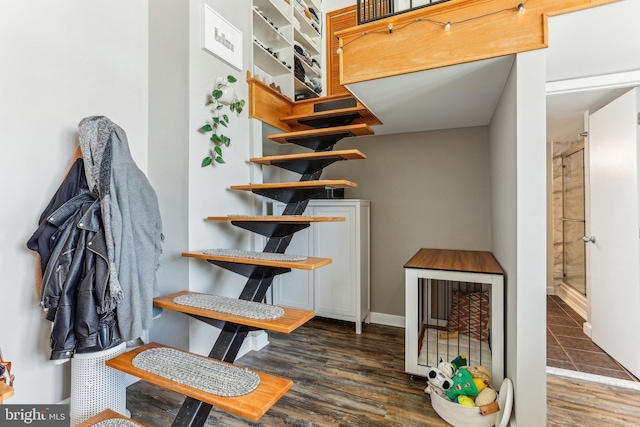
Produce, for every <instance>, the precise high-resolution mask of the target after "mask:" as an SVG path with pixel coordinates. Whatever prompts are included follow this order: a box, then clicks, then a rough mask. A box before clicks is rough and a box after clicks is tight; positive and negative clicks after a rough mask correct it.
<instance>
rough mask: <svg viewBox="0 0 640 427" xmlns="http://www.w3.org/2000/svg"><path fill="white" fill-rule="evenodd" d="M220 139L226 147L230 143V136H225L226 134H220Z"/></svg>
mask: <svg viewBox="0 0 640 427" xmlns="http://www.w3.org/2000/svg"><path fill="white" fill-rule="evenodd" d="M220 139H222V143H223V144H224V145H226V146H227V147H228V146H229V145H231V138H227V137H226V136H224V135H222V138H220Z"/></svg>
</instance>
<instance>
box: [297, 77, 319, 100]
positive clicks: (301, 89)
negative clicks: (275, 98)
mask: <svg viewBox="0 0 640 427" xmlns="http://www.w3.org/2000/svg"><path fill="white" fill-rule="evenodd" d="M293 83H294V87H295V92H296V94H298V93H309V94H311V95H313V97H314V98H315V97H318V96H320V95H319V94H317V93H316V92H315V91H314V90H313V89H311V88H310V87H309V86H307V85H306V84H304V82H303V81H301V80H300V79H299V78H297V77H294V78H293Z"/></svg>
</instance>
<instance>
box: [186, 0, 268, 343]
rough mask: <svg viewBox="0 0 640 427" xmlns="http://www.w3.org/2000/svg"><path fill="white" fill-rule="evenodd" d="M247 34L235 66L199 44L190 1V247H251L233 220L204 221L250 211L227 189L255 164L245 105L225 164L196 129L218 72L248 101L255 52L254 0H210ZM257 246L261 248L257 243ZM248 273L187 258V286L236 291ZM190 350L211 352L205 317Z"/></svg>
mask: <svg viewBox="0 0 640 427" xmlns="http://www.w3.org/2000/svg"><path fill="white" fill-rule="evenodd" d="M207 4H209V5H210V6H211V7H212V8H213V9H214V10H215V11H217V12H218V13H220V14H221V15H222V16H223V17H224V18H225V19H227V20H228V21H229V22H230V23H231V24H232V25H234V26H235V27H236V28H237V29H238V30H240V31H241V32H242V33H243V35H244V50H243V52H244V68H243V69H242V70H237V69H235V68H233V67H232V66H230V65H229V64H227V63H225V62H223V61H221V60H220V59H218V58H217V57H214V56H213V55H211V54H209V53H207V52H206V51H204V50H202V48H201V41H200V37H201V30H200V29H201V21H202V13H203V0H190V1H189V123H188V133H187V135H185V138H186V139H188V141H189V159H188V163H189V165H188V179H189V198H188V206H189V208H188V221H189V247H188V248H185V249H188V250H192V251H197V250H202V249H208V248H234V249H250V246H251V239H252V234H251V233H249V232H247V231H243V230H241V229H239V228H237V227H233V226H231V225H230V224H225V223H217V222H210V221H205V218H206V217H207V216H211V215H229V214H248V213H250V210H251V200H252V199H253V197H254V196H253V195H252V194H251V193H245V192H236V191H232V190H229V187H230V186H231V185H235V184H248V183H249V182H250V177H251V169H250V165H249V164H248V159H249V157H250V156H251V152H250V150H251V144H250V140H251V138H252V135H251V133H250V120H249V119H248V117H247V110H246V109H245V111H243V112H242V115H241V117H236V116H235V114H233V113H231V114H230V115H229V118H230V127H229V130H227V131H225V132H224V134H225V135H227V136H229V137H230V138H231V147H229V148H228V149H226V150H225V152H224V158H225V161H226V164H224V165H216V166H214V167H210V166H209V167H206V168H202V167H200V163H201V161H202V159H203V157H205V155H206V154H207V147H208V142H209V139H208V136H206V135H203V134H201V133H199V132H198V131H197V129H198V128H200V127H201V126H202V125H204V124H205V123H206V122H207V120H209V123H210V120H211V113H210V108H209V107H205V102H206V101H207V96H208V94H210V93H211V91H212V90H213V89H214V81H215V78H216V77H217V76H221V77H224V76H227V75H229V74H231V75H233V76H235V77H236V78H237V79H238V82H237V83H234V84H233V86H234V88H235V90H236V94H237V96H238V97H239V98H241V99H245V100H247V102H248V86H247V83H246V68H247V67H248V65H249V61H250V53H251V38H250V34H251V26H250V25H251V22H250V17H251V13H250V12H251V5H250V2H229V1H224V0H215V1H212V0H207ZM258 250H262V248H259V249H258ZM245 283H246V278H245V277H243V276H240V275H237V274H235V273H231V272H229V271H226V270H224V269H222V268H220V267H217V266H213V265H211V264H209V263H207V262H204V261H202V260H196V259H193V260H190V261H189V286H190V289H191V290H192V291H196V292H209V293H215V294H218V295H227V296H234V297H236V296H238V295H239V294H240V291H241V290H242V287H243V286H244V284H245ZM189 331H190V335H189V336H190V347H189V348H190V350H191V351H194V352H197V353H201V354H202V353H206V354H208V353H209V351H210V350H211V347H212V345H213V343H214V339H215V337H216V336H217V334H218V333H219V332H218V330H217V329H215V328H212V327H211V326H209V325H206V324H204V323H202V322H199V321H196V320H192V321H190V328H189Z"/></svg>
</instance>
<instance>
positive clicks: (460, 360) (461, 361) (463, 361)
mask: <svg viewBox="0 0 640 427" xmlns="http://www.w3.org/2000/svg"><path fill="white" fill-rule="evenodd" d="M451 366H452V367H453V370H454V371H457V370H458V369H460V367H461V366H467V356H463V355H460V356H458V357H456V358H455V359H453V360H452V361H451Z"/></svg>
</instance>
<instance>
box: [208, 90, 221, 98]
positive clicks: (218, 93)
mask: <svg viewBox="0 0 640 427" xmlns="http://www.w3.org/2000/svg"><path fill="white" fill-rule="evenodd" d="M211 95H212V96H213V97H214V98H215V99H219V98H220V97H221V96H222V91H221V90H220V89H216V90H214V91H213V92H211Z"/></svg>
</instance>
